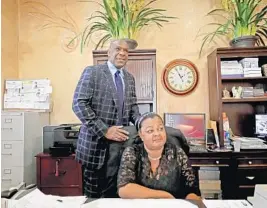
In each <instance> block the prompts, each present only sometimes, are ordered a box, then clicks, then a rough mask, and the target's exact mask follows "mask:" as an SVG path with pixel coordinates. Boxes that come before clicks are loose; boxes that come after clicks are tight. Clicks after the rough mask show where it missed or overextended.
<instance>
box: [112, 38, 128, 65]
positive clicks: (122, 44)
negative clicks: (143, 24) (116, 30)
mask: <svg viewBox="0 0 267 208" xmlns="http://www.w3.org/2000/svg"><path fill="white" fill-rule="evenodd" d="M108 60H109V61H110V62H111V63H112V64H113V65H114V66H115V67H116V68H118V69H121V68H122V67H124V66H125V64H126V63H127V61H128V44H127V42H126V41H125V40H121V39H118V40H113V41H112V42H111V43H110V46H109V49H108Z"/></svg>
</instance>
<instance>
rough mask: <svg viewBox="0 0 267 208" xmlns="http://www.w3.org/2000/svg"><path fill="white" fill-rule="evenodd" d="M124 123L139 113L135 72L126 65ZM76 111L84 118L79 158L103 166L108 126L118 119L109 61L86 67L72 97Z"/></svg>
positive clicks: (85, 163) (80, 134) (93, 164)
mask: <svg viewBox="0 0 267 208" xmlns="http://www.w3.org/2000/svg"><path fill="white" fill-rule="evenodd" d="M123 74H124V76H123V79H124V86H125V90H124V109H123V125H124V126H128V125H129V122H132V123H135V121H136V119H137V118H138V117H139V116H140V114H139V108H138V105H137V98H136V92H135V80H134V77H133V75H131V74H130V73H129V72H127V71H126V70H124V69H123ZM72 108H73V111H74V113H75V114H76V116H77V117H78V118H79V119H80V121H81V122H82V126H81V128H80V133H79V138H78V142H77V149H76V159H77V160H78V161H79V162H80V163H81V164H83V165H85V166H87V168H90V169H92V170H93V169H99V168H101V167H102V165H103V163H104V160H105V155H106V149H107V147H108V141H107V139H106V138H105V137H104V135H105V133H106V132H107V129H108V128H109V127H111V126H114V125H116V123H117V120H118V113H117V112H118V98H117V92H116V87H115V84H114V81H113V78H112V74H111V72H110V70H109V68H108V65H107V64H103V65H96V66H89V67H86V68H85V69H84V71H83V73H82V75H81V77H80V80H79V82H78V84H77V87H76V89H75V93H74V97H73V105H72Z"/></svg>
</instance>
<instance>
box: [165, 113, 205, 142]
mask: <svg viewBox="0 0 267 208" xmlns="http://www.w3.org/2000/svg"><path fill="white" fill-rule="evenodd" d="M164 124H165V125H166V126H170V127H173V128H177V129H180V130H181V132H182V133H183V134H184V136H185V137H186V139H187V140H189V141H192V140H193V141H199V142H200V143H205V140H206V115H205V114H204V113H164Z"/></svg>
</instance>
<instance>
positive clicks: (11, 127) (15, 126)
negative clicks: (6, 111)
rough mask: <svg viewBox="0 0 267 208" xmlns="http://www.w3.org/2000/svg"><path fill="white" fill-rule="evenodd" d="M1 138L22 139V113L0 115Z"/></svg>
mask: <svg viewBox="0 0 267 208" xmlns="http://www.w3.org/2000/svg"><path fill="white" fill-rule="evenodd" d="M1 123H2V127H1V136H2V140H9V141H10V140H23V114H22V113H20V114H17V115H2V116H1Z"/></svg>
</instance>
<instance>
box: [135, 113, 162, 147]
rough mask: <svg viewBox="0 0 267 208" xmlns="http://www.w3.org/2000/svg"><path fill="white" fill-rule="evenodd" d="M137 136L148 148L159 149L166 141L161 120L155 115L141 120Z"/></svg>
mask: <svg viewBox="0 0 267 208" xmlns="http://www.w3.org/2000/svg"><path fill="white" fill-rule="evenodd" d="M139 136H140V137H141V139H142V141H143V142H144V144H145V145H146V147H147V148H148V149H150V150H158V149H161V148H162V147H163V146H164V144H165V143H166V137H167V136H166V131H165V127H164V124H163V123H162V120H161V119H160V118H159V117H157V116H155V117H154V118H147V119H145V120H144V121H143V122H142V126H141V129H140V131H139Z"/></svg>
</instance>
